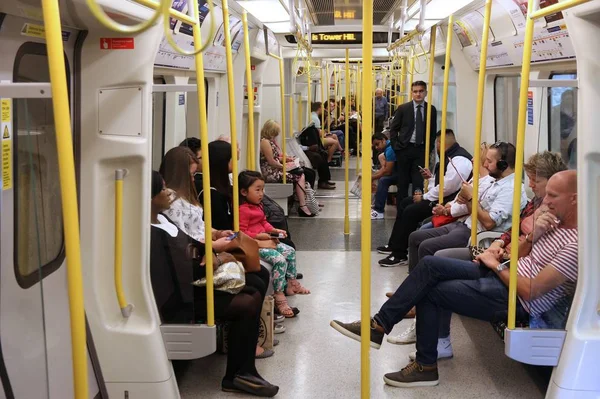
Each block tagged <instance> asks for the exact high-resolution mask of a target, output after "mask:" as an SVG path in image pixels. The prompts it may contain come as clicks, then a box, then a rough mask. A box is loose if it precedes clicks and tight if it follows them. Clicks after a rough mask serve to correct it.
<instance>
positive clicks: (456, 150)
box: [433, 143, 473, 204]
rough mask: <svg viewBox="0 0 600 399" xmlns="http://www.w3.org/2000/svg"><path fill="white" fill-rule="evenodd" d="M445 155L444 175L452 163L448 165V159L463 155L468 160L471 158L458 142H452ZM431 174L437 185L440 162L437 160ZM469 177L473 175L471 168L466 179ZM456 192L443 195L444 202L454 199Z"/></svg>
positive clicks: (438, 182)
mask: <svg viewBox="0 0 600 399" xmlns="http://www.w3.org/2000/svg"><path fill="white" fill-rule="evenodd" d="M438 156H439V154H438ZM445 156H446V163H445V167H444V175H445V174H446V172H447V171H448V169H449V168H452V165H450V159H452V158H454V157H465V158H467V159H468V160H472V159H473V156H472V155H471V154H470V153H469V151H467V150H465V149H464V148H462V147H461V146H460V145H458V143H454V144H452V146H451V147H450V148H448V149H447V150H446V152H445ZM433 174H434V176H435V185H436V186H437V185H438V184H440V163H439V162H438V163H436V164H435V167H434V169H433ZM471 177H473V171H472V170H471V174H470V175H469V177H468V178H467V179H466V180H467V181H468V180H469V179H470V178H471ZM456 194H458V191H457V192H455V193H451V194H450V195H447V196H445V197H444V204H445V203H447V202H449V201H452V200H454V197H456Z"/></svg>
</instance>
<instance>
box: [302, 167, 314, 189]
mask: <svg viewBox="0 0 600 399" xmlns="http://www.w3.org/2000/svg"><path fill="white" fill-rule="evenodd" d="M311 163H312V162H311ZM304 179H305V180H306V182H307V183H308V184H310V186H311V187H312V188H315V180H317V172H315V171H314V170H313V169H311V168H304Z"/></svg>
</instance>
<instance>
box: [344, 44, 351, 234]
mask: <svg viewBox="0 0 600 399" xmlns="http://www.w3.org/2000/svg"><path fill="white" fill-rule="evenodd" d="M345 79H346V103H345V104H344V118H346V119H345V121H344V122H345V125H346V132H345V134H346V140H345V142H344V147H345V148H344V151H345V152H344V163H345V164H346V167H345V168H344V180H345V182H346V184H345V185H344V195H345V201H344V206H345V211H344V234H346V235H349V234H350V191H349V190H350V187H348V185H349V180H350V145H349V143H350V129H349V128H350V119H349V116H350V112H349V110H350V50H348V49H346V75H345Z"/></svg>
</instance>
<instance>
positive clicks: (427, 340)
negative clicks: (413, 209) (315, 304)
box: [375, 256, 523, 365]
mask: <svg viewBox="0 0 600 399" xmlns="http://www.w3.org/2000/svg"><path fill="white" fill-rule="evenodd" d="M413 306H416V307H417V331H416V332H417V362H418V363H419V364H421V365H432V364H435V363H436V362H437V342H438V337H439V336H440V335H442V331H443V330H444V326H441V325H440V324H441V323H440V320H441V318H442V316H443V313H444V312H443V311H444V310H445V311H449V312H452V313H457V314H460V315H463V316H468V317H473V318H476V319H480V320H486V321H492V320H494V318H495V316H496V314H497V313H498V312H501V311H506V309H507V307H508V287H507V286H505V285H504V283H502V281H500V279H499V278H498V277H497V276H496V273H494V272H493V271H491V270H490V269H488V268H487V267H484V266H478V265H476V264H474V263H473V262H468V261H462V260H457V259H450V258H440V257H434V256H426V257H425V258H423V259H422V260H421V261H420V262H419V263H418V264H417V266H416V267H415V269H414V270H413V271H411V273H410V274H409V275H408V277H407V278H406V280H404V282H403V283H402V284H401V285H400V287H398V289H397V290H396V292H395V293H394V295H393V296H392V297H391V298H390V299H388V300H387V302H386V303H384V304H383V306H382V307H381V309H379V312H378V313H377V314H376V315H375V320H377V323H378V324H379V325H380V326H382V327H383V328H384V330H385V332H386V334H389V333H390V332H391V331H392V329H393V328H394V326H395V325H396V324H397V323H398V322H400V320H402V319H403V318H404V315H405V314H406V313H407V312H408V311H409V310H410V309H411V308H412V307H413ZM517 310H518V311H521V312H522V311H523V309H522V307H521V305H520V304H519V303H518V302H517ZM447 323H448V328H447V331H448V332H449V331H450V326H449V323H450V318H449V317H448V318H447Z"/></svg>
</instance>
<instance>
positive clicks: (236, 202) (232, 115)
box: [203, 0, 254, 232]
mask: <svg viewBox="0 0 600 399" xmlns="http://www.w3.org/2000/svg"><path fill="white" fill-rule="evenodd" d="M221 8H222V9H223V31H224V33H225V59H226V61H227V90H228V92H229V93H228V100H229V130H230V133H231V164H232V168H231V169H232V174H233V229H234V231H239V230H240V197H239V185H238V173H239V166H238V158H237V149H238V147H237V121H236V109H235V96H234V87H235V86H234V82H233V56H232V54H231V31H230V30H229V5H228V0H222V1H221ZM203 81H204V80H203ZM251 87H252V82H251V81H249V82H248V102H249V103H250V88H251ZM253 94H254V93H253ZM203 170H204V169H203ZM207 231H208V232H210V230H207Z"/></svg>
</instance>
